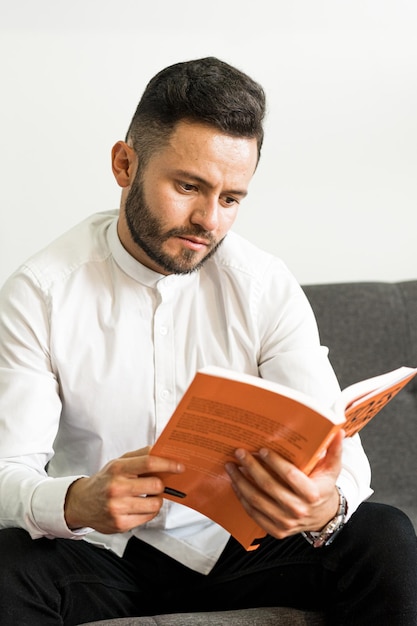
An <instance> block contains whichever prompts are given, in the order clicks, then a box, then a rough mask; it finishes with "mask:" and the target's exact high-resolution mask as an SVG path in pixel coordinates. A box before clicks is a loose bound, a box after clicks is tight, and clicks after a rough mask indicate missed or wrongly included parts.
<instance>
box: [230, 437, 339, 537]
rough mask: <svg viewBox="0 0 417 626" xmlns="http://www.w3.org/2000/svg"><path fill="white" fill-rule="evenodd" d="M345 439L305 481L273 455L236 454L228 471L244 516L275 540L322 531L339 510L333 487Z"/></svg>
mask: <svg viewBox="0 0 417 626" xmlns="http://www.w3.org/2000/svg"><path fill="white" fill-rule="evenodd" d="M343 437H344V434H343V432H338V433H337V434H336V435H335V437H334V438H333V440H332V442H331V444H330V445H329V447H328V449H327V452H326V456H325V457H324V458H323V459H321V460H320V461H319V463H318V464H317V465H316V467H315V468H314V470H313V471H312V473H311V474H310V475H309V476H307V475H306V474H304V472H302V471H300V470H299V469H298V468H297V467H295V465H293V464H292V463H290V462H289V461H287V460H286V459H284V458H283V457H281V456H280V455H279V454H277V453H275V452H273V451H271V450H267V449H262V450H260V451H259V453H258V454H256V455H254V454H250V453H249V452H247V451H245V450H240V449H239V450H236V453H235V455H236V459H237V463H236V464H234V463H228V464H227V466H226V469H227V472H228V474H229V476H230V478H231V480H232V486H233V489H234V491H235V493H236V495H237V497H238V498H239V500H240V501H241V503H242V505H243V507H244V508H245V510H246V511H247V513H248V514H249V515H250V516H251V517H252V518H253V519H254V520H255V521H256V522H257V523H258V524H259V525H260V526H261V527H262V528H263V529H264V530H265V531H266V532H267V533H269V534H270V535H272V536H273V537H276V538H277V539H283V538H285V537H288V536H289V535H294V534H296V533H299V532H302V531H306V530H309V531H316V530H317V531H319V530H321V529H322V528H323V527H324V526H325V525H326V524H327V522H329V521H330V520H331V519H332V518H333V517H334V516H335V515H336V513H337V510H338V506H339V496H338V492H337V489H336V486H335V485H336V480H337V477H338V475H339V473H340V470H341V466H342V461H341V457H342V441H343Z"/></svg>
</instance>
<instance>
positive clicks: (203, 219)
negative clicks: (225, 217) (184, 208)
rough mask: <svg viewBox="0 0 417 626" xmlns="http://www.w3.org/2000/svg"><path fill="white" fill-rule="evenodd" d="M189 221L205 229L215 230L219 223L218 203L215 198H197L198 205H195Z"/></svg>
mask: <svg viewBox="0 0 417 626" xmlns="http://www.w3.org/2000/svg"><path fill="white" fill-rule="evenodd" d="M191 222H192V223H193V224H198V225H199V226H201V228H203V229H204V230H207V231H212V230H216V228H217V227H218V225H219V204H218V200H217V198H214V197H210V198H207V197H206V198H199V202H198V206H196V207H195V209H194V211H193V213H192V215H191Z"/></svg>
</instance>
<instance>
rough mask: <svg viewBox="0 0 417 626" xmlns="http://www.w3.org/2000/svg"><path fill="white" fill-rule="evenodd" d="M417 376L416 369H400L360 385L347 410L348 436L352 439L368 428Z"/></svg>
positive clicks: (346, 430) (346, 428) (346, 429)
mask: <svg viewBox="0 0 417 626" xmlns="http://www.w3.org/2000/svg"><path fill="white" fill-rule="evenodd" d="M416 374H417V370H416V369H413V368H409V367H400V368H398V369H397V370H394V371H392V372H388V374H382V375H381V376H376V377H374V378H372V379H369V381H362V382H361V383H359V384H358V386H357V387H356V389H357V394H356V397H355V398H354V399H352V398H351V399H350V400H349V403H348V404H347V406H346V410H345V415H346V424H345V426H344V430H345V432H346V436H347V437H351V436H352V435H354V434H355V433H357V432H359V431H360V430H361V429H362V428H363V427H364V426H366V424H367V423H368V422H369V421H370V420H371V419H372V418H373V417H374V416H375V415H376V414H377V413H379V411H380V410H381V409H382V408H383V407H384V406H385V405H386V404H388V402H390V401H391V400H392V399H393V398H394V396H396V395H397V393H398V392H399V391H401V389H402V388H403V387H405V385H407V383H409V382H410V380H411V379H412V378H414V376H415V375H416ZM353 387H355V385H353V386H352V388H353ZM371 387H373V389H372V390H370V388H371ZM366 389H367V391H368V392H366Z"/></svg>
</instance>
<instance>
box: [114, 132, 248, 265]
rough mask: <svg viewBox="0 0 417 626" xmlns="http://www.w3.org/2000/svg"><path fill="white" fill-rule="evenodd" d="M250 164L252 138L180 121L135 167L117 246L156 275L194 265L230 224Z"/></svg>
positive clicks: (243, 191)
mask: <svg viewBox="0 0 417 626" xmlns="http://www.w3.org/2000/svg"><path fill="white" fill-rule="evenodd" d="M256 163H257V144H256V140H255V139H246V138H245V139H242V138H237V137H231V136H229V135H225V134H224V133H221V132H220V131H218V130H216V129H213V128H212V127H210V126H207V125H203V124H200V123H191V122H180V123H179V124H178V125H177V127H176V129H175V130H174V133H173V134H172V136H171V138H170V140H169V142H168V144H167V145H166V146H164V147H163V148H162V149H161V150H159V151H157V152H155V153H154V154H153V155H152V157H151V158H150V160H149V162H148V163H147V165H146V167H144V168H139V169H138V170H137V171H136V175H135V178H134V181H133V183H132V184H131V186H130V189H129V191H128V195H127V198H126V201H125V205H124V216H125V221H126V224H127V229H126V232H123V229H122V230H121V231H120V232H119V235H120V237H121V240H122V243H123V244H124V245H125V247H126V248H127V249H128V251H129V252H130V253H131V254H132V255H133V256H134V257H135V258H136V259H137V260H138V261H140V262H141V263H143V264H144V265H146V266H147V267H149V268H151V269H153V270H155V271H157V272H159V273H162V274H171V273H176V274H181V273H186V272H191V271H193V270H195V269H197V268H198V267H200V266H201V264H202V263H203V262H204V261H205V260H206V259H207V258H209V256H211V255H212V254H213V252H214V251H215V250H216V248H217V246H218V245H220V243H221V242H222V240H223V238H224V237H225V235H226V233H227V232H228V230H229V229H230V227H231V226H232V224H233V222H234V220H235V218H236V214H237V210H238V207H239V204H240V202H241V201H242V200H243V198H244V197H245V196H246V193H247V189H248V185H249V182H250V180H251V178H252V176H253V173H254V171H255V168H256ZM127 239H129V241H127Z"/></svg>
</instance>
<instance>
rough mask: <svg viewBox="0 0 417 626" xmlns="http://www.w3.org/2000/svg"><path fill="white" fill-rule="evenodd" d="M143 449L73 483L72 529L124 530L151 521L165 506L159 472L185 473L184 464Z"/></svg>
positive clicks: (69, 513) (69, 512) (69, 515)
mask: <svg viewBox="0 0 417 626" xmlns="http://www.w3.org/2000/svg"><path fill="white" fill-rule="evenodd" d="M149 451H150V448H142V449H141V450H136V451H134V452H129V453H127V454H124V455H123V456H122V457H120V458H118V459H114V460H113V461H110V462H109V463H107V465H105V467H103V469H101V470H100V471H99V472H97V473H96V474H94V475H93V476H90V477H88V478H79V479H78V480H76V481H75V482H74V483H72V485H70V487H69V489H68V492H67V497H66V501H65V519H66V522H67V525H68V527H69V528H72V529H75V528H82V527H86V526H87V527H90V528H94V529H95V530H98V531H99V532H102V533H119V532H120V533H122V532H125V531H127V530H130V529H132V528H134V527H135V526H140V525H141V524H145V523H146V522H149V521H150V520H151V519H152V518H154V517H155V516H156V515H157V514H158V512H159V510H160V508H161V506H162V501H163V500H162V493H163V490H164V483H163V481H162V480H161V479H160V478H158V477H157V476H156V474H157V473H159V472H169V473H174V474H177V473H181V472H182V471H184V467H183V465H182V464H181V463H177V462H176V461H172V460H169V459H163V458H161V457H157V456H152V455H150V454H149Z"/></svg>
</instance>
